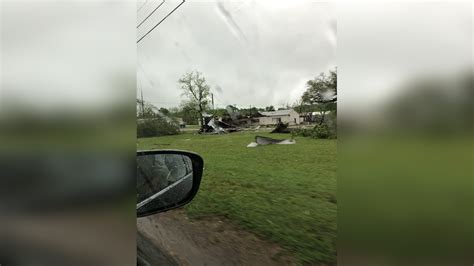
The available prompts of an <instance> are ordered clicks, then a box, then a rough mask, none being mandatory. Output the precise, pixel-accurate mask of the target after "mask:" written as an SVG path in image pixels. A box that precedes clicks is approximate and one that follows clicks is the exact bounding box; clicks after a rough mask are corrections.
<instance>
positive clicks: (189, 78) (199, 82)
mask: <svg viewBox="0 0 474 266" xmlns="http://www.w3.org/2000/svg"><path fill="white" fill-rule="evenodd" d="M178 82H179V84H181V89H182V90H183V95H185V96H186V97H188V100H189V102H190V103H193V104H194V105H195V106H196V107H197V111H198V112H199V113H198V116H199V121H200V125H201V130H202V129H203V127H204V117H203V112H204V111H205V110H206V109H207V108H208V104H209V96H210V87H209V85H207V84H206V79H205V78H204V76H203V75H202V73H201V72H198V71H192V72H188V73H186V74H184V75H183V76H182V77H181V78H180V79H179V80H178Z"/></svg>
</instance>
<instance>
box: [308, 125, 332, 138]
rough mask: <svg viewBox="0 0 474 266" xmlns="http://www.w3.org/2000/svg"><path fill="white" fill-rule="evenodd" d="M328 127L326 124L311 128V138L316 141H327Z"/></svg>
mask: <svg viewBox="0 0 474 266" xmlns="http://www.w3.org/2000/svg"><path fill="white" fill-rule="evenodd" d="M329 136H330V134H329V127H328V126H327V125H326V124H322V125H316V126H315V127H314V128H313V132H312V137H313V138H318V139H327V138H329Z"/></svg>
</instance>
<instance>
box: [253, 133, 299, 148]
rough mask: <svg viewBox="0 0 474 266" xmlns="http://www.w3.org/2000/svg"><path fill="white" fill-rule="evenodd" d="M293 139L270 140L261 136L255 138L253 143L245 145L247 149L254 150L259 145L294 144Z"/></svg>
mask: <svg viewBox="0 0 474 266" xmlns="http://www.w3.org/2000/svg"><path fill="white" fill-rule="evenodd" d="M295 143H296V141H295V140H294V139H272V138H268V137H263V136H255V142H251V143H250V144H249V145H247V147H248V148H255V147H257V146H259V145H270V144H280V145H281V144H286V145H287V144H295Z"/></svg>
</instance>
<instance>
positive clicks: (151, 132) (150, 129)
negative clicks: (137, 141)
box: [137, 117, 179, 138]
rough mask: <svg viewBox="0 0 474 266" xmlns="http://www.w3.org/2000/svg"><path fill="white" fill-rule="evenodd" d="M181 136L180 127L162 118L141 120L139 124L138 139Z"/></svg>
mask: <svg viewBox="0 0 474 266" xmlns="http://www.w3.org/2000/svg"><path fill="white" fill-rule="evenodd" d="M177 134H179V126H178V125H177V124H175V123H171V122H167V121H166V120H165V119H163V118H161V117H157V118H149V119H143V120H139V121H138V122H137V137H138V138H145V137H159V136H167V135H177Z"/></svg>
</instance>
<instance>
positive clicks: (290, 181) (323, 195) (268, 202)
mask: <svg viewBox="0 0 474 266" xmlns="http://www.w3.org/2000/svg"><path fill="white" fill-rule="evenodd" d="M257 134H259V135H263V136H271V137H273V138H281V139H283V138H289V137H290V135H287V134H286V135H285V134H280V135H279V134H268V133H256V132H239V133H232V134H225V135H197V134H193V133H186V134H181V135H177V136H167V137H157V138H146V139H139V140H138V144H137V146H138V147H137V149H140V150H143V149H182V150H188V151H193V152H197V153H199V154H200V155H201V156H202V157H203V158H204V161H205V170H204V176H203V180H202V184H201V189H200V191H199V193H198V195H197V196H196V198H195V199H194V200H193V201H192V202H191V203H190V204H189V205H188V206H187V207H186V210H187V212H188V215H189V216H190V217H192V218H200V217H206V216H219V217H225V218H226V219H228V220H230V221H232V222H233V223H236V224H237V225H239V226H240V227H242V228H244V229H246V230H249V231H251V232H254V233H256V234H258V235H260V236H262V237H264V238H265V239H268V240H271V241H274V242H276V243H279V244H280V245H281V246H282V247H284V248H285V250H287V251H288V252H289V253H291V254H294V255H295V256H296V257H297V259H299V261H300V262H301V263H334V262H335V261H336V244H335V242H336V236H337V200H336V167H337V161H336V159H337V155H336V152H337V149H336V147H337V140H318V139H310V138H302V137H301V138H300V137H296V144H295V145H270V146H260V147H257V148H247V147H246V146H247V144H249V143H250V142H251V141H253V140H254V137H255V135H257Z"/></svg>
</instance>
